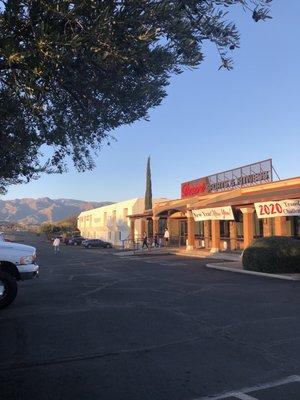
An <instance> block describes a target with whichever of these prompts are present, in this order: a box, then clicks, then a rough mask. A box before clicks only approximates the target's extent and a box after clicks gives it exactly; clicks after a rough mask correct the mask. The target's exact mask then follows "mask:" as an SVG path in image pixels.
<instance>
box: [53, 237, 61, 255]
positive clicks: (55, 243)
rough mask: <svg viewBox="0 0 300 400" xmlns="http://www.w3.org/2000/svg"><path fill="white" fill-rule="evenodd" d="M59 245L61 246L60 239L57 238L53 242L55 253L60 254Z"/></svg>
mask: <svg viewBox="0 0 300 400" xmlns="http://www.w3.org/2000/svg"><path fill="white" fill-rule="evenodd" d="M59 245H60V238H59V237H56V238H55V239H54V240H53V248H54V253H59Z"/></svg>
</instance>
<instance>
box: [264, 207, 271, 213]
mask: <svg viewBox="0 0 300 400" xmlns="http://www.w3.org/2000/svg"><path fill="white" fill-rule="evenodd" d="M264 211H265V213H266V214H268V215H269V214H270V208H269V206H267V204H265V205H264Z"/></svg>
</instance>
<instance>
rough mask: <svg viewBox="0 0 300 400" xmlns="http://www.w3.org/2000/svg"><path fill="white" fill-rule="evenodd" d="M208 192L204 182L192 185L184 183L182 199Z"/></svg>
mask: <svg viewBox="0 0 300 400" xmlns="http://www.w3.org/2000/svg"><path fill="white" fill-rule="evenodd" d="M206 191H207V188H206V184H205V182H203V181H200V182H196V183H194V184H191V183H190V182H187V183H183V184H182V186H181V197H182V198H183V197H190V196H196V195H197V194H200V193H205V192H206Z"/></svg>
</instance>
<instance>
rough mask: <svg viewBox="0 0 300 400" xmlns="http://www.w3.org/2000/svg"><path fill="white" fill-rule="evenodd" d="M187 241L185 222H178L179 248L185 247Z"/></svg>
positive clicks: (184, 220)
mask: <svg viewBox="0 0 300 400" xmlns="http://www.w3.org/2000/svg"><path fill="white" fill-rule="evenodd" d="M186 240H187V220H186V219H183V220H180V221H179V246H186Z"/></svg>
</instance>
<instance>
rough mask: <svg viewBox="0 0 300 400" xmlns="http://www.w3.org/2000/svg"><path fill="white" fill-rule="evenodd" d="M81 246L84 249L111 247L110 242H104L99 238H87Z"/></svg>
mask: <svg viewBox="0 0 300 400" xmlns="http://www.w3.org/2000/svg"><path fill="white" fill-rule="evenodd" d="M83 246H84V247H85V248H86V249H91V248H92V247H102V248H106V249H111V248H112V244H111V243H109V242H105V241H104V240H100V239H89V240H85V241H84V243H83Z"/></svg>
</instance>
